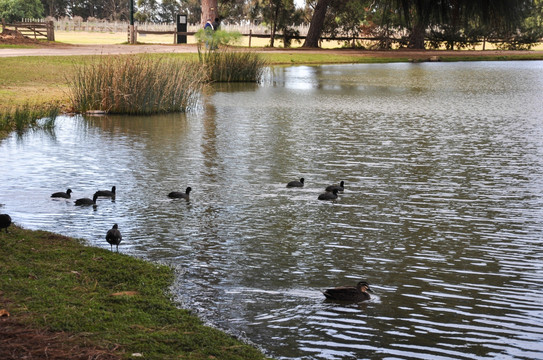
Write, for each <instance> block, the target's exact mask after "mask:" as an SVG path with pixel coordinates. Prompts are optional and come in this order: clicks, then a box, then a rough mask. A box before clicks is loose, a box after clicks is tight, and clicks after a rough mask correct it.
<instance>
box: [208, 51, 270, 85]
mask: <svg viewBox="0 0 543 360" xmlns="http://www.w3.org/2000/svg"><path fill="white" fill-rule="evenodd" d="M199 58H200V62H201V63H202V64H203V65H204V68H205V70H206V72H207V74H208V77H209V78H210V79H211V81H214V82H258V81H260V79H261V77H262V74H263V72H264V68H265V66H266V65H267V64H266V61H265V60H264V59H263V58H262V57H261V56H260V55H259V54H257V53H255V52H251V51H233V50H229V49H218V50H206V51H203V52H199Z"/></svg>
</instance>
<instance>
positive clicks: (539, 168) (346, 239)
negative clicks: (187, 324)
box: [0, 62, 543, 359]
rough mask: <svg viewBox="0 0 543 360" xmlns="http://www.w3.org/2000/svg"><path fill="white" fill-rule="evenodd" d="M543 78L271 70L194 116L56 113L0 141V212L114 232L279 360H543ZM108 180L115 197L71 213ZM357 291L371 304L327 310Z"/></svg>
mask: <svg viewBox="0 0 543 360" xmlns="http://www.w3.org/2000/svg"><path fill="white" fill-rule="evenodd" d="M542 75H543V62H478V63H452V64H451V63H423V64H375V65H333V66H315V67H307V66H296V67H286V68H273V69H272V70H271V71H270V74H269V76H268V77H267V79H266V81H264V83H263V84H260V85H235V86H231V87H225V88H218V89H216V91H215V92H214V93H213V94H211V95H209V96H207V97H206V98H205V99H203V100H202V105H203V106H202V107H201V108H200V109H199V110H198V111H194V112H191V113H189V114H186V115H184V114H174V115H168V116H155V117H113V116H108V117H94V118H83V117H60V118H58V120H57V127H56V129H55V131H54V132H53V133H47V132H40V131H37V132H29V133H27V134H25V135H23V136H17V135H15V134H14V135H13V136H11V137H9V138H7V139H5V140H3V141H2V142H1V143H0V154H1V156H0V168H1V169H2V171H1V173H0V204H3V206H2V207H1V208H0V211H1V212H6V213H9V214H10V215H11V217H12V218H13V220H14V222H15V223H17V224H19V225H22V226H24V227H27V228H31V229H45V230H50V231H54V232H58V233H61V234H65V235H69V236H76V237H80V238H83V239H86V240H87V241H88V242H89V243H90V244H92V245H94V246H98V247H104V248H107V249H109V245H108V244H107V243H106V242H105V240H104V235H105V233H106V231H107V230H108V229H109V228H111V226H112V224H113V223H118V224H119V229H120V230H121V232H122V233H123V236H124V241H123V243H122V244H121V245H120V251H121V252H122V253H126V254H131V255H134V256H139V257H144V258H146V259H150V260H154V261H160V262H165V263H168V264H171V265H173V266H175V267H176V268H177V270H178V273H179V277H178V281H177V283H176V284H175V286H174V287H173V291H174V292H175V294H176V296H177V298H178V300H179V301H180V302H181V303H182V305H183V306H185V307H188V308H191V309H193V310H195V311H196V312H197V313H198V314H199V315H200V316H202V317H203V318H204V319H206V321H208V322H210V323H212V324H214V325H216V326H218V327H220V328H222V329H225V330H227V331H229V332H231V333H233V334H235V335H237V336H240V337H242V338H244V339H247V340H248V341H251V342H252V343H254V344H256V345H258V346H259V347H261V348H262V349H263V350H264V351H266V353H267V354H268V355H270V356H272V357H274V358H279V359H364V358H395V359H436V358H441V359H488V358H517V359H540V358H543V241H542V237H543V231H542V230H543V101H542V93H543V76H542ZM300 177H304V178H305V183H306V185H305V187H303V188H301V189H287V188H286V187H285V184H286V183H287V182H288V181H291V180H297V179H299V178H300ZM340 180H344V181H345V192H344V194H341V195H340V197H339V199H338V200H336V201H334V202H326V201H319V200H317V196H318V195H319V194H320V193H321V192H323V190H324V188H325V187H326V186H327V185H329V184H332V183H338V182H339V181H340ZM113 185H115V186H116V187H117V198H116V200H115V201H111V200H107V199H100V200H98V206H97V208H96V209H94V210H93V209H92V207H90V208H81V207H76V206H74V204H73V199H77V198H80V197H92V194H93V193H94V192H95V191H96V190H98V189H109V188H111V186H113ZM187 186H191V187H192V189H193V191H192V193H191V199H190V201H188V202H187V201H185V200H170V199H169V198H168V197H167V194H168V193H169V192H170V191H174V190H177V191H184V190H185V188H186V187H187ZM67 188H71V189H72V190H73V194H72V197H73V199H72V200H68V201H67V200H60V201H59V200H53V199H51V198H49V195H50V194H51V193H53V192H56V191H64V190H66V189H67ZM360 279H365V280H367V281H368V282H369V283H370V284H371V286H372V288H373V290H374V291H375V294H374V296H373V297H372V299H371V300H369V301H366V302H363V303H359V304H338V303H333V302H326V301H324V296H323V295H322V294H321V290H322V289H325V288H327V287H332V286H336V285H343V284H347V285H354V284H356V282H358V281H359V280H360Z"/></svg>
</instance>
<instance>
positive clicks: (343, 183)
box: [326, 180, 345, 192]
mask: <svg viewBox="0 0 543 360" xmlns="http://www.w3.org/2000/svg"><path fill="white" fill-rule="evenodd" d="M334 189H337V191H344V190H345V181H343V180H341V181H340V183H339V185H338V184H334V185H330V186H327V187H326V191H330V192H331V191H333V190H334Z"/></svg>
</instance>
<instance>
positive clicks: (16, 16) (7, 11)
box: [0, 0, 44, 22]
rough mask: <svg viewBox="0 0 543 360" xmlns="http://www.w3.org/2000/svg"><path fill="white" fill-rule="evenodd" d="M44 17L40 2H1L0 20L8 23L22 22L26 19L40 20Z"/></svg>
mask: <svg viewBox="0 0 543 360" xmlns="http://www.w3.org/2000/svg"><path fill="white" fill-rule="evenodd" d="M43 16H44V10H43V5H42V3H41V1H40V0H0V18H2V19H4V20H6V22H14V21H21V20H22V19H24V18H33V19H39V18H42V17H43Z"/></svg>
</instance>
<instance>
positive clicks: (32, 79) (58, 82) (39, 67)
mask: <svg viewBox="0 0 543 360" xmlns="http://www.w3.org/2000/svg"><path fill="white" fill-rule="evenodd" d="M260 55H261V57H262V59H263V60H264V61H265V62H266V63H268V64H272V65H301V64H338V63H388V62H408V61H410V60H411V59H410V57H409V55H405V56H403V54H401V52H400V53H396V54H394V56H393V55H392V53H390V55H389V54H388V53H387V52H380V53H379V54H377V55H373V54H372V53H371V52H370V53H367V54H365V55H364V56H360V55H356V54H353V53H352V52H349V51H344V52H343V51H340V52H326V51H323V52H322V53H314V52H306V51H294V50H293V51H289V50H284V51H280V52H272V51H269V52H268V50H265V51H262V52H260ZM148 56H151V57H153V56H156V57H164V56H166V57H172V58H175V59H185V60H194V61H197V60H198V54H196V53H180V54H169V55H166V54H148ZM440 60H441V61H494V60H543V53H542V52H534V53H531V54H516V53H514V52H511V54H508V55H505V56H504V55H500V56H494V55H489V56H481V55H473V54H470V52H469V51H465V52H458V55H453V56H447V57H440ZM89 61H92V58H91V57H89V56H43V57H32V56H27V57H8V58H0V98H1V99H2V100H1V101H0V111H1V110H2V109H3V108H4V109H5V108H12V107H13V106H14V105H22V104H27V103H38V102H40V103H48V102H57V103H59V104H61V105H64V106H63V108H64V109H69V107H70V97H69V91H70V88H69V81H68V79H70V78H73V76H74V74H75V72H76V71H77V66H79V65H82V64H84V63H89ZM96 61H97V60H96Z"/></svg>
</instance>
